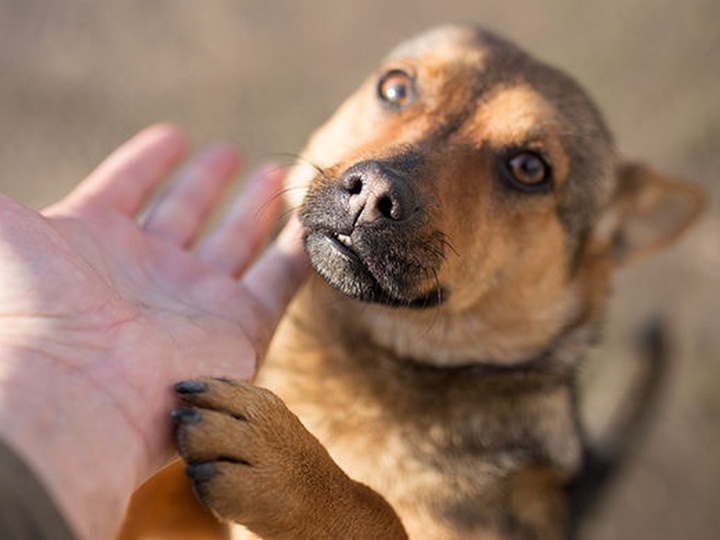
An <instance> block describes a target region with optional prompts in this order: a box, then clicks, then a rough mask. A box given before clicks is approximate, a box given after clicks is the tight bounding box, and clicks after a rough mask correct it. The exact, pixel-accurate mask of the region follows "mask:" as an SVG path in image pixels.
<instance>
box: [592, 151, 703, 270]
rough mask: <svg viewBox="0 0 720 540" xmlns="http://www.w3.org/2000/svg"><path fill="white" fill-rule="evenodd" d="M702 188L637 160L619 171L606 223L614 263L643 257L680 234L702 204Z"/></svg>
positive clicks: (700, 208) (662, 246) (690, 223)
mask: <svg viewBox="0 0 720 540" xmlns="http://www.w3.org/2000/svg"><path fill="white" fill-rule="evenodd" d="M705 200H706V199H705V195H704V193H703V191H702V190H701V189H700V188H698V187H696V186H694V185H692V184H689V183H686V182H681V181H679V180H674V179H672V178H668V177H666V176H664V175H661V174H659V173H657V172H656V171H654V170H652V169H650V168H649V167H646V166H644V165H640V164H637V163H626V164H623V165H621V166H620V169H619V171H618V189H617V192H616V194H615V197H614V200H613V201H612V203H611V207H612V208H611V209H610V213H611V214H612V219H611V220H610V221H611V222H612V224H611V225H609V224H608V223H607V222H606V226H607V225H609V226H610V227H611V230H609V231H608V230H606V231H605V232H606V234H607V233H609V240H610V242H611V250H612V256H613V259H614V261H615V263H616V264H625V263H626V262H629V261H631V260H632V261H634V260H636V259H639V258H642V257H644V256H646V255H648V254H650V253H652V252H654V251H657V250H659V249H661V248H664V247H666V246H667V245H669V244H670V243H672V242H673V241H675V240H676V239H677V238H679V237H680V236H681V235H682V234H683V233H684V232H685V231H686V230H687V229H688V228H689V227H690V226H691V225H692V224H693V223H695V221H696V220H697V218H698V217H700V214H702V211H703V209H704V207H705Z"/></svg>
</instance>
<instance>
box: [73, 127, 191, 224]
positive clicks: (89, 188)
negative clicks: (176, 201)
mask: <svg viewBox="0 0 720 540" xmlns="http://www.w3.org/2000/svg"><path fill="white" fill-rule="evenodd" d="M188 146H189V144H188V141H187V138H186V137H185V135H184V134H183V133H182V132H181V131H180V130H179V129H178V128H176V127H174V126H172V125H169V124H158V125H155V126H152V127H149V128H147V129H146V130H144V131H141V132H140V133H139V134H137V135H135V136H134V137H133V138H132V139H130V140H129V141H128V142H126V143H125V144H123V145H122V146H120V148H118V149H117V150H115V151H114V152H113V153H112V154H111V155H110V156H109V157H108V158H107V159H106V160H105V161H104V162H103V163H101V164H100V165H99V166H98V168H97V169H95V170H94V171H93V172H92V173H90V175H89V176H88V177H87V178H86V179H85V180H84V181H83V182H81V183H80V185H79V186H78V187H77V188H76V189H75V190H74V191H73V192H72V193H71V194H70V195H69V196H68V198H67V199H66V202H71V203H75V204H81V205H84V204H93V205H100V206H106V207H112V208H114V209H116V210H118V211H119V212H122V213H125V214H134V213H136V212H137V211H138V210H139V209H140V208H141V207H142V205H143V204H144V203H145V202H146V200H147V199H148V197H149V195H150V193H152V190H153V189H154V188H155V187H156V186H157V185H158V184H159V183H160V182H161V181H162V180H163V179H164V178H165V176H166V175H167V174H168V173H169V172H170V171H171V170H172V169H173V167H175V166H176V165H177V164H178V163H179V162H180V160H181V159H182V157H183V156H184V155H185V153H186V152H187V149H188Z"/></svg>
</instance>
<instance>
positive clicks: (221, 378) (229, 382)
mask: <svg viewBox="0 0 720 540" xmlns="http://www.w3.org/2000/svg"><path fill="white" fill-rule="evenodd" d="M215 380H216V381H220V382H224V383H228V384H233V380H232V379H228V378H227V377H215Z"/></svg>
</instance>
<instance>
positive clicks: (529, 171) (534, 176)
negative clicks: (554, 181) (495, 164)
mask: <svg viewBox="0 0 720 540" xmlns="http://www.w3.org/2000/svg"><path fill="white" fill-rule="evenodd" d="M505 168H506V171H507V172H508V173H509V176H510V179H511V183H512V185H513V187H516V188H518V189H521V190H525V191H536V190H540V189H543V188H546V187H547V186H548V185H549V183H550V180H551V178H552V174H551V170H550V165H548V163H547V161H545V159H544V158H543V157H542V156H541V155H540V154H538V153H536V152H532V151H529V150H523V151H520V152H516V153H514V154H512V155H511V156H510V157H509V158H508V159H507V161H506V163H505Z"/></svg>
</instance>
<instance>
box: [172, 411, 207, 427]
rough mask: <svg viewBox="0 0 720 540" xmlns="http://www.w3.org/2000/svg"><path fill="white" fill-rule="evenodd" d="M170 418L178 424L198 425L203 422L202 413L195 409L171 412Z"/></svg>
mask: <svg viewBox="0 0 720 540" xmlns="http://www.w3.org/2000/svg"><path fill="white" fill-rule="evenodd" d="M170 416H171V417H172V419H173V420H175V421H176V422H177V423H178V424H197V423H198V422H200V420H202V415H201V414H200V412H199V411H195V410H193V409H175V410H174V411H170Z"/></svg>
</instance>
